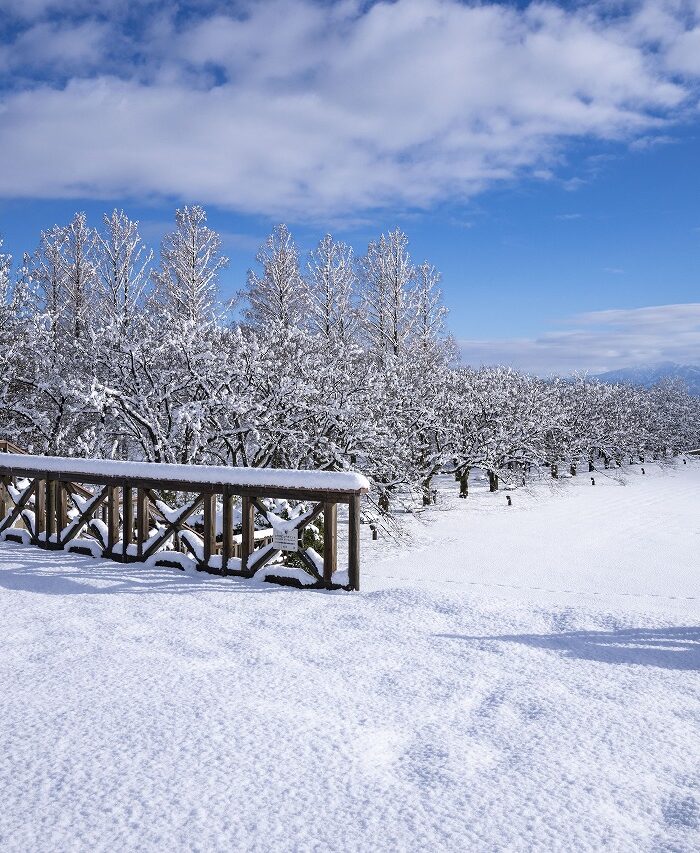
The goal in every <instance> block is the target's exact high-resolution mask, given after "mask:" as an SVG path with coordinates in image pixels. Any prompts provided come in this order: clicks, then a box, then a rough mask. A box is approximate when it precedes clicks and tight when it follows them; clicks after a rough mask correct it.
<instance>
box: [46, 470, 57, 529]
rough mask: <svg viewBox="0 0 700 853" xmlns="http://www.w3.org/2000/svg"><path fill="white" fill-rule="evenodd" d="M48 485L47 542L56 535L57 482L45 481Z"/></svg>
mask: <svg viewBox="0 0 700 853" xmlns="http://www.w3.org/2000/svg"><path fill="white" fill-rule="evenodd" d="M44 483H45V484H46V487H45V492H46V541H47V542H48V541H49V539H50V538H51V537H52V536H53V535H54V534H55V533H56V486H57V483H56V481H55V480H49V479H48V478H47V479H46V480H44Z"/></svg>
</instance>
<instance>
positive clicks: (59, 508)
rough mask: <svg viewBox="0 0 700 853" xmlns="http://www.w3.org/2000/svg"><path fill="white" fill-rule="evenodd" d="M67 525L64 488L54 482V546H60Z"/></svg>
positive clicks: (61, 484) (57, 482) (62, 485)
mask: <svg viewBox="0 0 700 853" xmlns="http://www.w3.org/2000/svg"><path fill="white" fill-rule="evenodd" d="M67 524H68V507H67V506H66V487H65V485H64V484H63V483H62V482H61V481H60V480H57V481H56V544H57V545H60V544H61V534H62V533H63V530H64V528H65V527H66V525H67Z"/></svg>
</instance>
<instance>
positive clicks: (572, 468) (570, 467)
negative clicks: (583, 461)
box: [569, 462, 576, 477]
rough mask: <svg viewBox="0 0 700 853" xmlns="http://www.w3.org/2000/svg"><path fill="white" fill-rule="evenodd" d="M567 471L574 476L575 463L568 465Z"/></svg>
mask: <svg viewBox="0 0 700 853" xmlns="http://www.w3.org/2000/svg"><path fill="white" fill-rule="evenodd" d="M569 473H570V474H571V476H572V477H575V476H576V465H575V464H574V463H573V462H572V463H571V465H570V466H569Z"/></svg>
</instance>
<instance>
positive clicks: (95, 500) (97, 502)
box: [61, 486, 109, 545]
mask: <svg viewBox="0 0 700 853" xmlns="http://www.w3.org/2000/svg"><path fill="white" fill-rule="evenodd" d="M108 492H109V486H104V487H103V488H102V489H101V490H100V491H99V492H98V493H97V494H96V495H93V496H92V498H91V499H90V504H89V505H88V507H87V508H86V509H84V510H83V511H82V512H81V513H80V514H79V515H78V517H77V518H74V519H73V521H72V522H71V523H70V524H69V525H68V528H67V530H65V531H64V533H63V538H62V540H61V544H62V545H65V544H66V543H67V542H70V540H71V539H74V538H75V537H76V536H77V535H78V533H79V531H80V528H81V527H83V526H85V525H86V524H87V523H88V522H89V521H90V519H91V518H92V517H93V516H94V514H95V513H96V512H97V510H99V508H100V507H101V506H102V504H103V503H104V501H105V500H106V498H107V494H108Z"/></svg>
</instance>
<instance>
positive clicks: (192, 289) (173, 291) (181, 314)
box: [132, 205, 228, 323]
mask: <svg viewBox="0 0 700 853" xmlns="http://www.w3.org/2000/svg"><path fill="white" fill-rule="evenodd" d="M206 222H207V214H206V212H205V211H204V209H203V208H201V207H199V206H197V205H195V206H194V207H182V208H180V209H179V210H177V211H176V212H175V230H174V231H171V232H170V233H169V234H166V235H165V237H164V238H163V242H162V244H161V249H160V268H159V269H157V270H154V271H153V274H152V275H153V281H154V282H155V286H156V292H155V298H156V303H157V305H158V309H159V311H160V312H166V313H168V314H170V315H171V316H172V317H177V318H180V319H182V320H185V321H189V322H191V323H198V322H200V321H202V320H209V319H210V318H211V317H212V314H213V311H214V306H215V304H216V300H217V296H218V283H219V273H220V272H221V270H222V269H223V268H224V267H226V265H227V264H228V258H226V257H224V256H223V255H222V254H221V238H220V237H219V235H218V234H217V233H216V231H213V230H212V229H211V228H209V227H207V224H206ZM132 239H133V238H132Z"/></svg>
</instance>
